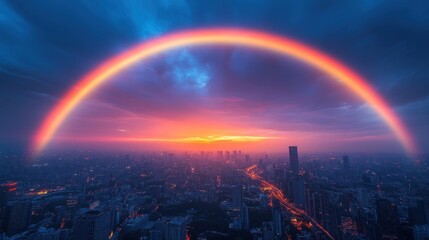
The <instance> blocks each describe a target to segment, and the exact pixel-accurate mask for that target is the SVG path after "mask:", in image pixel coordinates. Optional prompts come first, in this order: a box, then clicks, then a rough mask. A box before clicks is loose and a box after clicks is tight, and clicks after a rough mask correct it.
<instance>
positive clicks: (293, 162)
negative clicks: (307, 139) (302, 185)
mask: <svg viewBox="0 0 429 240" xmlns="http://www.w3.org/2000/svg"><path fill="white" fill-rule="evenodd" d="M289 162H290V170H291V171H292V172H294V173H298V171H299V164H298V147H297V146H289Z"/></svg>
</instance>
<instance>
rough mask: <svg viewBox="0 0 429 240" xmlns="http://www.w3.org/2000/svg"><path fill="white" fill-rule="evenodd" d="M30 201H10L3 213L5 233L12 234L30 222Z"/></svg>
mask: <svg viewBox="0 0 429 240" xmlns="http://www.w3.org/2000/svg"><path fill="white" fill-rule="evenodd" d="M30 217H31V202H30V201H17V202H13V203H10V204H9V205H8V206H7V208H6V212H5V215H4V221H3V229H4V230H5V232H6V234H7V235H9V236H10V235H14V234H17V233H19V232H21V231H24V230H26V229H27V227H28V225H29V224H30Z"/></svg>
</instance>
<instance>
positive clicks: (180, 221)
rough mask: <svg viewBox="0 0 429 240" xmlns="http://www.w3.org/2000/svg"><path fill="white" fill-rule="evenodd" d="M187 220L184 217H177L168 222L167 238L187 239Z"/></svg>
mask: <svg viewBox="0 0 429 240" xmlns="http://www.w3.org/2000/svg"><path fill="white" fill-rule="evenodd" d="M186 224H187V220H186V218H184V217H175V218H173V219H172V220H171V221H170V222H169V223H168V224H167V230H166V236H165V239H166V240H185V239H186Z"/></svg>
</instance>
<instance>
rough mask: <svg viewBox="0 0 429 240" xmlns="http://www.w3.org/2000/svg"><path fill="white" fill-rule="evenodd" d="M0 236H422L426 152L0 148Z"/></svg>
mask: <svg viewBox="0 0 429 240" xmlns="http://www.w3.org/2000/svg"><path fill="white" fill-rule="evenodd" d="M0 157H1V160H0V169H1V171H0V239H1V240H5V239H23V240H24V239H28V240H85V239H88V240H90V239H91V240H92V239H94V240H95V239H117V240H122V239H123V240H125V239H153V240H155V239H159V240H176V239H177V240H182V239H183V240H184V239H200V240H203V239H255V240H259V239H261V240H269V239H419V240H420V239H428V238H429V225H428V223H429V221H428V220H429V219H428V217H429V205H428V204H429V192H428V191H427V186H428V184H429V174H428V173H429V161H428V160H429V159H428V158H426V159H424V158H422V159H423V160H418V161H414V160H413V161H411V160H409V159H407V158H405V157H404V156H402V155H395V154H347V155H344V154H333V153H328V154H327V153H320V154H316V153H312V154H301V153H300V154H299V156H298V147H296V146H291V147H289V153H278V154H265V153H244V152H241V151H217V152H198V153H195V152H193V153H186V152H182V153H167V152H159V153H156V152H155V153H148V152H146V153H136V152H133V153H125V152H115V153H97V152H67V153H64V152H63V153H47V154H45V155H42V156H39V157H38V158H34V159H31V158H29V157H27V156H25V155H16V154H9V153H1V155H0Z"/></svg>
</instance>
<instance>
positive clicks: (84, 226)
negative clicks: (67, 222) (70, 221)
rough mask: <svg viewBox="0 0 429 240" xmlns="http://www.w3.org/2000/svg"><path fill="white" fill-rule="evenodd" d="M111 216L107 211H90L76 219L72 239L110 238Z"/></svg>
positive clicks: (94, 239) (97, 239)
mask: <svg viewBox="0 0 429 240" xmlns="http://www.w3.org/2000/svg"><path fill="white" fill-rule="evenodd" d="M109 232H110V217H109V214H107V213H106V212H100V211H88V212H86V213H85V214H83V215H82V216H80V217H78V218H76V219H75V221H74V226H73V236H72V239H73V240H74V239H76V240H77V239H79V240H102V239H108V238H109Z"/></svg>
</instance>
